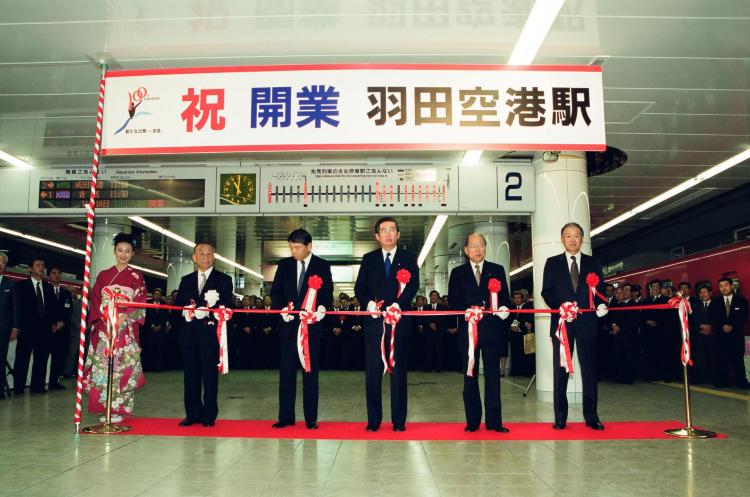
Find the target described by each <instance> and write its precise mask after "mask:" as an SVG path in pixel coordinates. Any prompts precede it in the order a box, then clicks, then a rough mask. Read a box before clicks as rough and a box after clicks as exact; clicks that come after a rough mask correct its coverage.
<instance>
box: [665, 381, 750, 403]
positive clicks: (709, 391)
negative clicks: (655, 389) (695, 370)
mask: <svg viewBox="0 0 750 497" xmlns="http://www.w3.org/2000/svg"><path fill="white" fill-rule="evenodd" d="M652 383H655V384H656V385H663V386H665V387H672V388H679V389H680V390H683V389H684V388H685V387H684V385H682V383H665V382H663V381H654V382H652ZM690 390H691V391H693V392H700V393H706V394H708V395H716V396H717V397H724V398H727V399H735V400H750V395H742V394H741V393H734V392H725V391H723V390H716V389H713V388H706V387H698V386H693V385H690Z"/></svg>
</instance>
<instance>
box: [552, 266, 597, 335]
mask: <svg viewBox="0 0 750 497" xmlns="http://www.w3.org/2000/svg"><path fill="white" fill-rule="evenodd" d="M566 255H567V252H563V253H562V254H560V255H555V256H552V257H550V258H549V259H547V261H546V262H545V263H544V276H543V279H542V298H543V299H544V301H545V302H546V303H547V305H548V306H549V308H550V309H557V308H559V307H560V305H562V304H563V303H565V302H577V303H578V306H579V308H586V307H588V306H589V287H588V285H586V276H587V275H588V274H589V273H595V274H596V275H597V276H599V285H598V286H597V290H598V291H599V293H601V294H604V275H603V274H602V265H601V263H600V262H599V261H598V260H597V259H595V258H593V257H591V256H590V255H586V254H584V253H581V267H580V274H579V277H578V289H577V291H573V284H572V283H571V281H570V269H569V268H568V261H567V259H566ZM604 302H605V301H604V300H602V299H600V298H599V297H595V298H594V306H595V307H596V306H597V305H598V304H601V303H604ZM559 321H560V317H559V315H558V314H552V315H551V319H550V336H554V335H555V330H557V324H558V322H559ZM571 324H572V326H570V325H569V326H568V332H569V333H570V332H571V331H573V332H574V333H575V336H579V337H582V338H591V339H593V338H594V337H596V334H597V326H598V319H597V317H596V313H594V312H586V313H583V314H581V315H579V316H578V318H577V319H576V320H575V321H574V322H573V323H571Z"/></svg>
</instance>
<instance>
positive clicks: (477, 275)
mask: <svg viewBox="0 0 750 497" xmlns="http://www.w3.org/2000/svg"><path fill="white" fill-rule="evenodd" d="M474 279H475V280H477V286H479V282H480V281H481V279H482V273H480V272H479V264H474Z"/></svg>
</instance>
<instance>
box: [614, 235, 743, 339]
mask: <svg viewBox="0 0 750 497" xmlns="http://www.w3.org/2000/svg"><path fill="white" fill-rule="evenodd" d="M722 277H727V278H730V279H731V280H732V282H733V283H734V288H735V292H736V293H738V294H740V295H742V296H743V297H745V298H748V297H749V295H748V289H747V286H748V285H750V240H746V241H741V242H736V243H733V244H731V245H724V246H722V247H719V248H715V249H712V250H707V251H705V252H698V253H695V254H692V255H689V256H685V257H681V258H679V259H672V260H670V261H666V262H662V263H659V264H654V265H652V266H646V267H644V268H641V269H636V270H634V271H628V272H623V273H618V274H616V275H613V276H610V277H607V278H605V281H606V282H607V283H619V284H622V283H625V282H627V283H637V284H639V285H641V288H642V289H643V293H644V296H645V295H646V292H648V282H649V281H651V280H654V279H658V280H660V281H661V282H662V286H672V287H674V288H675V289H676V288H677V286H678V285H679V284H680V282H681V281H688V282H690V284H691V285H692V287H693V294H694V295H697V288H698V287H700V286H703V285H704V284H706V283H709V284H710V285H711V288H712V290H713V296H714V297H717V296H718V295H719V293H718V281H719V278H722ZM745 335H746V336H747V335H750V321H749V322H748V323H747V324H746V325H745Z"/></svg>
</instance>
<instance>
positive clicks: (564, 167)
mask: <svg viewBox="0 0 750 497" xmlns="http://www.w3.org/2000/svg"><path fill="white" fill-rule="evenodd" d="M532 165H533V167H534V180H535V189H536V191H535V194H536V208H535V210H534V214H533V215H532V216H531V237H532V248H531V253H532V257H533V260H534V305H535V307H537V308H545V307H546V306H545V304H544V299H542V276H543V273H544V263H545V261H546V260H547V258H548V257H551V256H553V255H557V254H560V253H562V251H563V246H562V243H560V229H561V228H562V227H563V225H564V224H565V223H568V222H571V221H574V222H576V223H578V224H580V225H581V227H582V228H583V230H584V240H583V247H582V249H581V250H582V251H583V252H584V253H586V254H591V233H590V232H591V219H590V213H589V195H588V175H587V169H586V155H585V154H584V153H579V152H575V153H573V152H564V153H561V154H560V155H559V157H558V159H557V161H554V162H545V161H543V160H542V155H541V153H538V154H536V155H535V156H534V160H533V162H532ZM535 316H536V318H535V328H536V390H537V399H539V400H542V401H545V402H552V385H553V382H552V339H551V338H550V336H549V327H550V317H549V314H536V315H535ZM577 351H578V349H577V348H576V354H574V361H575V363H574V366H575V370H576V371H579V370H580V364H579V363H578V357H577ZM568 399H569V402H573V403H581V402H582V385H581V375H580V374H573V375H571V377H570V380H569V381H568Z"/></svg>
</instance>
